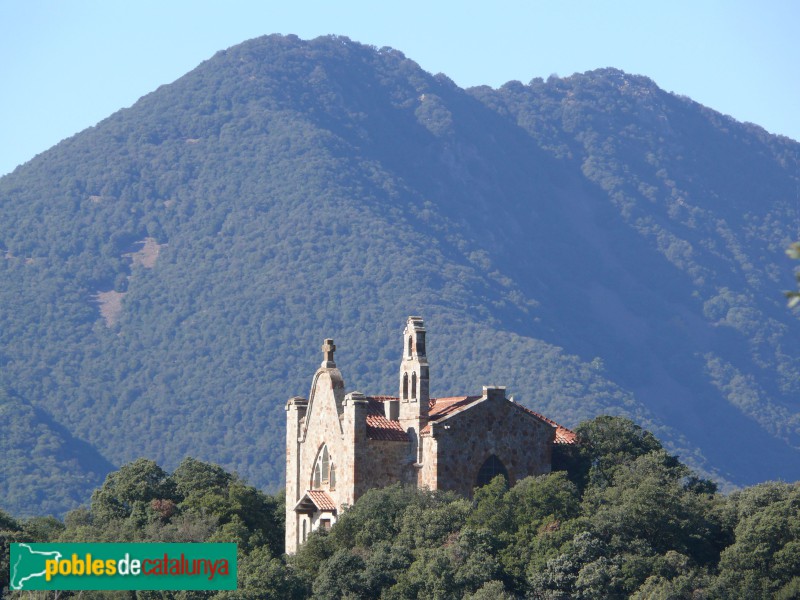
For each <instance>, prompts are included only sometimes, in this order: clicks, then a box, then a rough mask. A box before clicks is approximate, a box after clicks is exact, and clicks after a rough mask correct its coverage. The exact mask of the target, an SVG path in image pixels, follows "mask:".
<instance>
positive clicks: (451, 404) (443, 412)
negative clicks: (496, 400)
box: [428, 396, 481, 421]
mask: <svg viewBox="0 0 800 600" xmlns="http://www.w3.org/2000/svg"><path fill="white" fill-rule="evenodd" d="M480 399H481V396H450V397H448V398H431V400H430V402H429V403H428V417H429V418H430V420H431V421H438V420H439V419H441V418H442V417H446V416H447V415H451V414H453V413H456V412H460V411H462V410H463V409H465V408H467V407H468V406H469V405H470V404H472V403H473V402H475V401H476V400H480Z"/></svg>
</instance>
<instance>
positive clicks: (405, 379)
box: [403, 373, 408, 400]
mask: <svg viewBox="0 0 800 600" xmlns="http://www.w3.org/2000/svg"><path fill="white" fill-rule="evenodd" d="M403 400H408V373H403Z"/></svg>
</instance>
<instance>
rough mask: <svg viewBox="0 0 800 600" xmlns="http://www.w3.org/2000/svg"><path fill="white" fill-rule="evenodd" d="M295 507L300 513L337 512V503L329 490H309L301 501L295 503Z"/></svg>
mask: <svg viewBox="0 0 800 600" xmlns="http://www.w3.org/2000/svg"><path fill="white" fill-rule="evenodd" d="M294 509H295V510H296V511H297V512H300V513H314V512H316V511H320V512H325V511H327V512H334V513H335V512H336V503H335V502H334V501H333V498H331V497H330V496H329V495H328V493H327V492H323V491H322V490H309V491H307V492H306V493H305V494H303V497H302V498H300V501H299V502H298V503H297V504H295V506H294Z"/></svg>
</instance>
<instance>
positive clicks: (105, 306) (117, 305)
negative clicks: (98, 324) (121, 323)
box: [94, 290, 126, 327]
mask: <svg viewBox="0 0 800 600" xmlns="http://www.w3.org/2000/svg"><path fill="white" fill-rule="evenodd" d="M125 294H126V292H117V291H115V290H111V291H110V292H98V293H96V294H95V295H94V299H95V301H96V302H97V304H98V305H99V307H100V316H101V317H103V320H104V321H105V322H106V327H113V326H114V325H116V323H117V321H118V320H119V316H120V315H121V314H122V299H123V298H124V297H125Z"/></svg>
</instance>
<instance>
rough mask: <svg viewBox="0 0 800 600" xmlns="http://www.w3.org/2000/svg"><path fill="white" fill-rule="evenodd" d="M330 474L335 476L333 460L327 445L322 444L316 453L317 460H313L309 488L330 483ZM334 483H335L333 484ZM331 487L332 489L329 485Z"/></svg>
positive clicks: (317, 487)
mask: <svg viewBox="0 0 800 600" xmlns="http://www.w3.org/2000/svg"><path fill="white" fill-rule="evenodd" d="M331 476H333V477H334V478H335V477H336V474H335V471H334V468H333V461H332V460H331V455H330V453H329V452H328V445H327V444H323V445H322V448H320V450H319V452H318V453H317V460H315V461H314V470H313V471H312V474H311V488H312V489H315V490H318V489H320V488H322V487H323V486H326V485H328V486H329V485H330V481H331ZM334 485H335V484H334ZM331 489H333V488H332V487H331Z"/></svg>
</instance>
